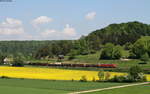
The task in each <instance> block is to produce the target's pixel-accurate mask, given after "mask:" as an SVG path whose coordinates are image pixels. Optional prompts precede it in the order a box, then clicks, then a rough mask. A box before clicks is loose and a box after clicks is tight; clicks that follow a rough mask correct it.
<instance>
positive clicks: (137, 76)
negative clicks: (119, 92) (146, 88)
mask: <svg viewBox="0 0 150 94" xmlns="http://www.w3.org/2000/svg"><path fill="white" fill-rule="evenodd" d="M128 78H129V80H131V81H134V82H138V81H144V80H145V77H144V74H143V70H142V69H141V68H140V67H139V66H133V67H131V68H130V69H129V76H128Z"/></svg>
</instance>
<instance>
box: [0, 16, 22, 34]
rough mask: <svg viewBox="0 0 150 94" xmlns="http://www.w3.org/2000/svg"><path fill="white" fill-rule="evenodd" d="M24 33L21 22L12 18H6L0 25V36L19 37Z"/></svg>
mask: <svg viewBox="0 0 150 94" xmlns="http://www.w3.org/2000/svg"><path fill="white" fill-rule="evenodd" d="M23 33H24V28H23V26H22V21H20V20H18V19H13V18H6V20H5V21H4V22H2V23H0V35H20V34H23Z"/></svg>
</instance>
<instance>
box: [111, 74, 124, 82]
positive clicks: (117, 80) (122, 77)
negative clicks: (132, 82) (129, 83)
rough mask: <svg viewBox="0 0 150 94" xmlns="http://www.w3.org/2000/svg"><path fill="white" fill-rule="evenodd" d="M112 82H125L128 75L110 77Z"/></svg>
mask: <svg viewBox="0 0 150 94" xmlns="http://www.w3.org/2000/svg"><path fill="white" fill-rule="evenodd" d="M110 81H112V82H125V81H126V77H125V76H116V75H115V76H114V78H112V79H110Z"/></svg>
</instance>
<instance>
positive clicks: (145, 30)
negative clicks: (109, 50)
mask: <svg viewBox="0 0 150 94" xmlns="http://www.w3.org/2000/svg"><path fill="white" fill-rule="evenodd" d="M141 36H150V25H148V24H143V23H140V22H128V23H121V24H110V25H109V26H107V27H105V28H103V29H100V30H96V31H94V32H92V33H90V34H89V35H88V36H86V37H82V38H80V39H79V40H59V41H50V40H49V41H0V54H4V53H5V54H9V55H11V54H17V53H22V54H24V55H26V56H29V55H36V56H37V57H42V56H43V57H44V56H47V55H49V56H53V55H58V54H64V55H67V54H68V53H76V54H88V53H91V52H92V51H99V50H100V49H101V47H103V45H102V44H105V43H108V42H111V43H113V44H120V45H124V44H126V43H127V42H130V43H134V42H135V41H136V40H137V39H139V38H140V37H141ZM37 53H40V54H37Z"/></svg>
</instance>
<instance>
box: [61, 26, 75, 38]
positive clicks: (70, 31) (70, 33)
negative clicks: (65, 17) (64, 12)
mask: <svg viewBox="0 0 150 94" xmlns="http://www.w3.org/2000/svg"><path fill="white" fill-rule="evenodd" d="M63 33H64V34H65V35H66V36H75V35H76V32H75V29H74V28H72V27H70V25H69V24H66V27H65V28H64V30H63Z"/></svg>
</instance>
